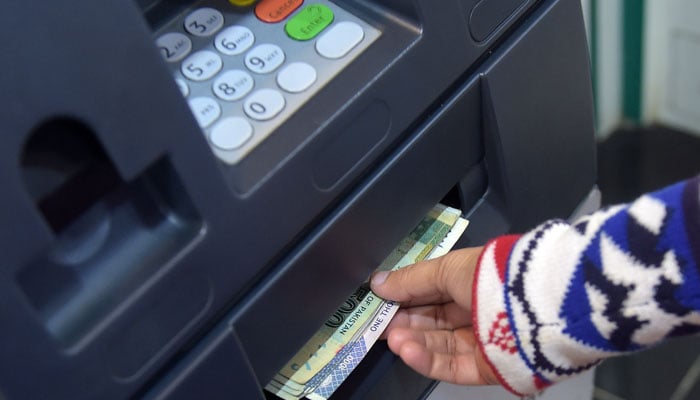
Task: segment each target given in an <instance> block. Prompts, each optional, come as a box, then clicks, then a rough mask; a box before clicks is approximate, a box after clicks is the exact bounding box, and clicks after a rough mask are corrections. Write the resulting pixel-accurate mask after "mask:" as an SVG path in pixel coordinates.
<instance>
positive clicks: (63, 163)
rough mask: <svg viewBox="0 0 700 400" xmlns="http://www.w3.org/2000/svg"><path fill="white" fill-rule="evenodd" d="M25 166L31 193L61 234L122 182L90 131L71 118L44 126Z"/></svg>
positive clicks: (31, 145)
mask: <svg viewBox="0 0 700 400" xmlns="http://www.w3.org/2000/svg"><path fill="white" fill-rule="evenodd" d="M21 163H22V173H23V175H24V176H23V178H24V182H25V184H26V186H27V190H28V191H29V193H30V194H31V196H32V197H33V198H34V201H35V203H36V204H37V206H38V208H39V210H40V211H41V213H42V214H43V216H44V219H45V220H46V222H47V223H48V225H49V226H50V227H51V229H52V230H53V231H54V233H57V234H59V233H61V232H63V231H64V230H65V228H66V227H67V226H68V225H70V224H71V223H72V222H73V221H75V220H76V218H78V216H80V215H82V214H83V213H85V211H86V210H87V209H88V208H89V207H91V206H92V205H93V204H95V203H96V202H97V200H99V199H101V198H102V197H104V196H105V195H106V194H107V193H109V192H111V191H112V190H114V188H116V187H118V186H120V185H121V184H122V183H123V182H122V181H121V179H120V178H119V175H118V174H117V172H116V170H115V169H114V167H113V166H112V164H111V163H110V161H109V159H108V158H107V155H106V154H105V152H104V150H103V149H102V147H101V146H100V144H99V143H98V142H97V140H95V138H94V136H93V135H92V132H91V131H90V129H89V128H88V127H87V126H85V125H83V124H82V123H80V122H79V121H76V120H73V119H69V118H57V119H52V120H50V121H47V122H45V123H43V124H42V125H40V126H39V127H38V128H37V129H36V130H35V131H34V132H33V133H32V135H31V136H30V139H29V141H28V142H27V144H26V145H25V148H24V153H23V155H22V160H21Z"/></svg>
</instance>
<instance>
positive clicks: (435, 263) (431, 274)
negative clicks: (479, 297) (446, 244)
mask: <svg viewBox="0 0 700 400" xmlns="http://www.w3.org/2000/svg"><path fill="white" fill-rule="evenodd" d="M479 254H481V248H480V247H475V248H466V249H461V250H457V251H452V252H450V253H447V254H446V255H444V256H442V257H438V258H435V259H432V260H425V261H421V262H418V263H416V264H413V265H410V266H408V267H406V268H402V269H400V270H398V271H391V272H389V271H382V272H377V273H375V274H374V275H373V276H372V279H371V282H370V283H371V287H372V290H373V291H374V292H375V293H376V294H377V295H379V296H380V297H383V298H385V299H389V300H394V301H399V302H401V303H402V304H403V305H404V306H408V305H422V304H434V303H443V302H447V301H452V300H454V301H456V302H457V303H458V304H460V305H462V306H464V307H470V306H471V288H472V276H473V274H474V267H475V266H476V261H477V259H478V257H479Z"/></svg>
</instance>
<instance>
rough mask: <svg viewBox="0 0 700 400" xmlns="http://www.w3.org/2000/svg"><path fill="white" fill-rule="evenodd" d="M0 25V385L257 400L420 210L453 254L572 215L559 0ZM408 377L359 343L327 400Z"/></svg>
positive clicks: (569, 86)
mask: <svg viewBox="0 0 700 400" xmlns="http://www.w3.org/2000/svg"><path fill="white" fill-rule="evenodd" d="M0 35H1V36H2V37H3V39H4V40H3V60H4V63H3V69H4V71H3V73H2V74H0V87H1V88H2V90H1V91H0V105H1V107H0V131H2V132H3V134H2V135H0V141H1V144H0V163H1V164H2V167H1V168H0V180H1V181H2V184H3V194H2V196H1V197H0V204H1V206H2V207H0V215H1V216H2V224H1V225H0V246H1V249H2V254H3V262H2V264H1V266H0V307H1V308H0V315H1V320H2V330H1V331H0V398H4V399H28V398H31V399H73V400H75V399H122V398H145V399H200V398H202V399H263V398H265V397H266V396H268V397H269V394H266V393H265V392H264V391H263V389H262V388H263V387H264V385H265V384H266V382H267V381H268V380H269V379H270V378H271V377H272V376H273V375H274V373H275V372H276V371H277V370H278V369H279V368H280V367H281V366H282V365H283V364H284V363H285V362H286V361H287V360H288V359H289V358H290V357H291V356H292V355H293V354H294V353H295V352H296V350H297V349H299V348H300V346H301V345H302V344H303V343H304V342H305V341H306V340H307V339H308V338H309V337H310V336H311V335H312V334H313V333H314V332H315V330H316V329H317V328H318V327H319V326H320V325H321V324H322V323H323V321H324V320H325V318H326V317H327V316H328V315H329V314H331V312H332V311H333V310H334V309H335V308H336V307H337V306H338V305H339V304H340V303H342V301H343V300H344V299H345V298H346V297H347V296H348V295H349V294H350V293H352V292H353V290H354V289H355V288H356V287H358V286H359V285H360V284H361V283H362V282H363V281H364V280H366V279H367V276H368V275H369V274H370V273H371V271H372V270H373V269H374V268H375V267H376V266H377V265H378V264H379V263H380V262H381V261H382V260H383V259H384V257H385V256H386V255H387V254H388V253H389V252H390V251H391V250H392V249H393V248H394V246H396V245H397V243H399V241H400V240H401V239H402V238H403V237H404V236H405V235H406V234H407V233H408V232H410V231H411V229H412V228H413V227H414V226H415V225H416V224H417V223H418V222H419V221H420V219H421V218H422V217H423V216H424V215H425V214H426V213H427V211H428V210H430V209H431V207H432V206H434V205H435V204H436V203H438V202H443V203H445V204H448V205H451V206H454V207H458V208H459V209H461V210H463V213H464V216H465V217H466V218H468V219H469V220H470V221H471V225H470V227H469V228H468V229H467V231H466V233H465V235H464V236H463V237H462V240H461V242H460V243H459V246H472V245H478V244H482V243H484V242H485V241H486V240H487V239H489V238H490V237H492V236H494V235H499V234H503V233H507V232H522V231H524V230H527V229H528V228H530V227H532V226H533V225H535V224H537V223H538V222H541V221H542V220H544V219H547V218H552V217H561V218H566V217H569V216H571V215H573V214H574V213H576V212H578V211H590V210H592V209H595V208H596V207H597V199H596V186H595V185H596V171H595V147H594V134H593V132H594V127H593V107H592V95H591V80H590V71H589V58H588V52H587V45H586V35H585V30H584V25H583V18H582V12H581V6H580V2H579V1H578V0H440V1H434V0H298V1H297V0H260V1H255V0H197V1H194V0H99V1H95V0H91V1H87V0H75V1H70V2H61V1H49V2H35V1H12V2H7V4H5V9H4V10H3V12H2V13H1V14H0ZM586 386H588V389H586ZM578 387H583V389H571V390H570V391H568V392H567V395H565V396H564V397H565V398H574V394H576V393H575V392H576V390H582V391H579V392H578V396H585V390H590V379H589V381H588V383H584V384H583V385H579V386H578ZM434 388H435V382H432V381H430V380H428V379H425V378H422V377H420V376H418V375H417V374H415V373H413V372H412V371H410V370H409V369H408V368H407V367H405V366H404V365H403V364H402V363H401V361H400V360H398V359H397V358H396V357H395V356H393V355H392V354H391V353H390V352H389V351H388V350H387V348H386V346H385V345H384V344H382V343H379V344H378V345H377V346H376V347H375V348H374V349H373V350H372V352H371V353H370V354H369V355H368V358H367V359H366V360H365V361H364V362H363V363H362V364H361V366H360V368H359V369H358V370H356V371H355V372H354V373H353V374H352V375H351V376H350V378H349V380H348V382H347V383H346V384H345V385H344V386H342V387H341V388H340V390H339V391H338V392H337V394H336V396H337V397H336V398H358V399H359V398H381V399H386V398H396V399H412V398H415V399H419V398H426V397H428V396H431V392H432V395H433V396H437V395H439V393H437V392H438V391H439V390H441V389H440V387H438V389H434ZM484 390H485V392H479V393H481V394H480V395H478V396H477V395H476V394H474V395H470V394H469V393H476V392H469V391H467V392H464V393H466V394H463V395H462V397H463V398H486V397H488V396H493V397H494V398H497V395H495V394H494V395H489V394H488V393H497V392H489V391H491V390H496V389H495V388H485V389H484ZM445 393H447V392H445ZM498 393H500V392H498ZM564 397H563V398H564ZM581 398H585V397H581Z"/></svg>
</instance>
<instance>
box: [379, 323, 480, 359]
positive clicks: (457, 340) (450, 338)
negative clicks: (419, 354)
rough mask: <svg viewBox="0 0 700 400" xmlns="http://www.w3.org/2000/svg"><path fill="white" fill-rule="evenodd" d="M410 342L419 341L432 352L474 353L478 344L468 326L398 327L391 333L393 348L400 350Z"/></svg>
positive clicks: (390, 340)
mask: <svg viewBox="0 0 700 400" xmlns="http://www.w3.org/2000/svg"><path fill="white" fill-rule="evenodd" d="M408 342H415V343H418V344H420V345H421V346H423V347H425V348H426V349H427V350H429V351H431V352H435V353H443V354H463V353H473V352H474V349H475V348H476V345H477V343H476V337H475V336H474V330H473V329H471V328H468V327H464V328H459V329H455V330H446V329H442V330H437V329H436V330H430V331H417V330H412V329H407V328H396V329H394V330H393V331H392V332H391V334H390V335H389V343H388V344H389V347H390V348H391V349H392V350H400V348H401V347H402V346H403V345H404V344H405V343H408Z"/></svg>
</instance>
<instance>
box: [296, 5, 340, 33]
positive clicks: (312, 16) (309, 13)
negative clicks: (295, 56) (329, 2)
mask: <svg viewBox="0 0 700 400" xmlns="http://www.w3.org/2000/svg"><path fill="white" fill-rule="evenodd" d="M333 17H334V15H333V10H331V9H330V8H328V7H326V6H324V5H322V4H312V5H309V6H306V7H304V8H303V9H302V10H301V11H299V12H298V13H297V14H296V15H295V16H294V17H292V19H290V20H289V22H287V25H285V26H284V30H285V31H286V32H287V35H289V37H291V38H292V39H295V40H311V39H313V38H315V37H316V36H317V35H318V34H319V33H321V31H323V30H324V29H326V27H327V26H328V25H329V24H330V23H331V22H333Z"/></svg>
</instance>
